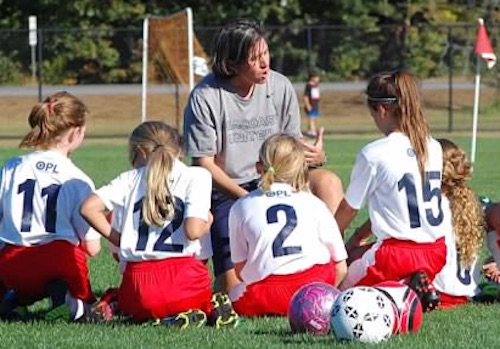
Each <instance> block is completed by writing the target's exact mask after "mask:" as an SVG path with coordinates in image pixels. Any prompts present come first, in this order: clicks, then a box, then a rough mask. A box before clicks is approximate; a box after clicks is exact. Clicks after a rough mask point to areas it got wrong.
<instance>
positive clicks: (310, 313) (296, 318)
mask: <svg viewBox="0 0 500 349" xmlns="http://www.w3.org/2000/svg"><path fill="white" fill-rule="evenodd" d="M340 293H341V292H340V290H339V289H337V288H336V287H334V286H332V285H329V284H326V283H322V282H314V283H311V284H307V285H304V286H302V287H301V288H300V289H299V290H298V291H297V292H295V294H294V295H293V297H292V299H291V301H290V305H289V308H288V321H289V322H290V327H291V328H292V331H293V332H296V333H304V332H308V333H312V334H314V335H326V334H328V333H329V332H330V317H331V312H332V307H333V303H334V302H335V299H336V298H337V296H338V295H339V294H340Z"/></svg>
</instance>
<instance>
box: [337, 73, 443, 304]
mask: <svg viewBox="0 0 500 349" xmlns="http://www.w3.org/2000/svg"><path fill="white" fill-rule="evenodd" d="M366 94H367V99H368V108H369V111H370V114H371V116H372V118H373V120H374V122H375V124H376V125H377V127H378V129H379V130H380V131H381V132H382V133H383V134H384V135H385V137H384V138H382V139H379V140H375V141H373V142H371V143H369V144H368V145H366V146H365V147H364V148H363V149H362V150H361V151H360V152H359V153H358V155H357V157H356V163H355V165H354V168H353V170H352V172H351V181H350V184H349V187H348V189H347V192H346V195H345V197H344V199H343V200H342V202H341V204H340V206H339V209H338V210H337V212H336V214H335V218H336V219H337V222H338V224H339V227H340V230H341V231H344V230H345V229H346V228H347V227H348V226H349V224H350V223H351V221H352V219H353V218H354V217H355V215H356V213H357V212H358V210H359V209H361V208H362V206H363V205H364V204H365V202H367V203H368V213H369V218H370V222H369V224H368V225H367V226H365V227H364V228H365V229H360V230H358V231H356V232H355V233H354V234H353V236H352V237H351V238H350V240H349V241H348V243H347V250H348V253H349V251H350V250H354V249H356V248H357V247H359V245H360V244H361V243H363V242H364V241H365V238H366V234H369V233H370V232H373V234H374V235H375V237H376V242H375V243H374V244H373V245H372V246H371V247H369V248H368V249H367V250H366V251H365V252H364V253H363V254H362V256H361V257H360V258H359V259H357V260H355V261H353V262H352V263H351V264H350V265H349V269H348V273H347V276H346V279H345V280H344V282H343V283H342V285H341V288H342V289H346V288H349V287H352V286H355V285H367V286H371V285H375V284H377V283H379V282H382V281H400V280H406V282H407V283H409V285H410V287H412V288H414V289H415V291H416V292H417V295H419V297H420V299H421V301H422V307H423V309H424V310H427V311H428V310H431V309H433V308H435V307H436V306H437V304H438V303H439V299H438V297H437V295H436V292H435V290H434V289H433V288H432V285H431V282H432V280H433V279H434V277H435V275H436V274H437V273H438V272H439V271H440V270H441V269H442V268H443V266H444V265H445V262H446V245H445V241H444V236H445V234H447V233H448V232H451V229H452V226H451V218H449V217H448V218H447V217H444V215H443V210H442V206H441V205H442V203H441V202H442V194H441V176H442V171H443V156H442V149H441V145H440V144H439V143H438V142H437V141H436V140H435V139H433V138H432V137H431V135H430V131H429V126H428V123H427V120H426V119H425V116H424V113H423V110H422V105H421V99H420V93H419V90H418V85H417V81H416V79H415V77H414V76H413V75H411V74H410V73H408V72H405V71H396V72H393V73H381V74H378V75H376V76H374V77H373V78H371V79H370V81H369V83H368V87H367V90H366Z"/></svg>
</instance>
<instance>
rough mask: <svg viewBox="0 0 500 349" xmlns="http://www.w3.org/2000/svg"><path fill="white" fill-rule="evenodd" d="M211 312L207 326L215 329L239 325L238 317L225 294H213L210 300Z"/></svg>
mask: <svg viewBox="0 0 500 349" xmlns="http://www.w3.org/2000/svg"><path fill="white" fill-rule="evenodd" d="M211 302H212V306H213V310H212V312H211V313H210V318H209V324H210V325H211V326H213V327H215V328H234V327H236V326H238V324H239V323H240V317H239V315H238V314H237V313H236V311H234V308H233V305H232V304H231V300H230V299H229V296H228V295H227V294H225V293H220V292H217V293H214V294H213V296H212V299H211Z"/></svg>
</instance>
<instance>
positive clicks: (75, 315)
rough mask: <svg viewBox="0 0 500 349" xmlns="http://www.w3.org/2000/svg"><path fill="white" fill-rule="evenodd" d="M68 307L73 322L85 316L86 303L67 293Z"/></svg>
mask: <svg viewBox="0 0 500 349" xmlns="http://www.w3.org/2000/svg"><path fill="white" fill-rule="evenodd" d="M66 305H67V306H68V307H69V312H70V318H71V319H72V320H73V321H76V320H78V319H79V318H81V317H82V316H83V315H84V314H85V303H84V302H83V301H82V300H81V299H78V298H75V297H72V296H71V295H70V294H69V293H66Z"/></svg>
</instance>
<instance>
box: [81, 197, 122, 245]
mask: <svg viewBox="0 0 500 349" xmlns="http://www.w3.org/2000/svg"><path fill="white" fill-rule="evenodd" d="M80 213H81V215H82V216H83V218H85V220H86V221H87V222H88V223H89V225H90V226H91V227H92V228H94V229H95V230H96V231H97V232H98V233H99V234H101V235H102V236H104V237H105V238H106V239H108V240H109V241H110V242H111V243H112V244H113V245H115V246H120V234H119V233H118V232H117V231H116V230H114V229H113V228H112V227H111V224H110V222H109V221H108V219H107V210H106V206H105V205H104V202H103V201H102V199H101V198H100V197H99V196H97V195H96V194H91V195H90V196H89V197H88V198H87V199H85V201H84V202H83V204H82V206H81V207H80Z"/></svg>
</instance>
